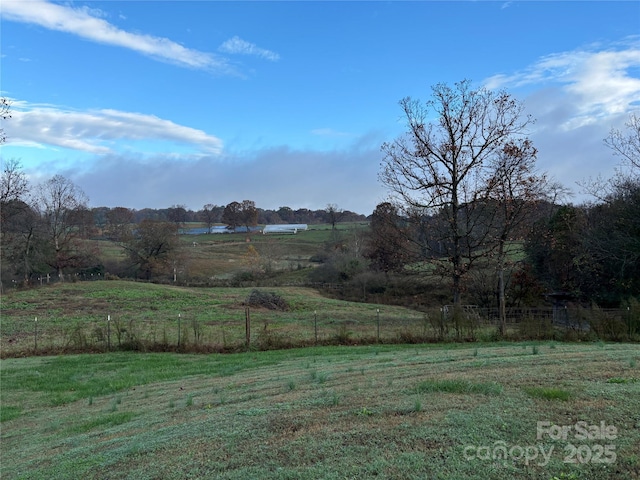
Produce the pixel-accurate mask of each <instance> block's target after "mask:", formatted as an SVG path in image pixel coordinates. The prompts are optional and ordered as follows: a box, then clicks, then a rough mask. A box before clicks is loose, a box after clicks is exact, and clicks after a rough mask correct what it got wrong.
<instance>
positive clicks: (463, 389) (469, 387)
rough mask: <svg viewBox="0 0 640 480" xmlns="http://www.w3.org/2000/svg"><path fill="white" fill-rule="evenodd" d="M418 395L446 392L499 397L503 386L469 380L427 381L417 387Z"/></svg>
mask: <svg viewBox="0 0 640 480" xmlns="http://www.w3.org/2000/svg"><path fill="white" fill-rule="evenodd" d="M416 392H417V393H426V392H446V393H463V394H469V393H471V394H482V395H499V394H500V393H501V392H502V385H500V384H499V383H494V382H492V383H482V382H480V383H478V382H471V381H469V380H459V379H453V380H425V381H423V382H420V383H419V384H418V385H417V386H416Z"/></svg>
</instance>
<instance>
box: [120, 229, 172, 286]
mask: <svg viewBox="0 0 640 480" xmlns="http://www.w3.org/2000/svg"><path fill="white" fill-rule="evenodd" d="M122 246H123V247H124V248H125V250H126V251H127V253H128V255H129V258H130V260H131V262H132V264H133V265H134V266H135V267H136V268H137V270H138V272H139V273H140V274H141V275H142V277H143V278H144V279H146V280H151V278H152V276H154V275H158V274H169V273H170V270H171V269H172V268H175V260H176V255H177V254H178V252H179V246H180V240H179V237H178V227H177V226H176V224H175V223H171V222H157V221H154V220H142V221H141V222H140V224H139V225H138V226H137V228H136V230H135V232H131V234H130V235H129V237H128V238H125V239H123V242H122Z"/></svg>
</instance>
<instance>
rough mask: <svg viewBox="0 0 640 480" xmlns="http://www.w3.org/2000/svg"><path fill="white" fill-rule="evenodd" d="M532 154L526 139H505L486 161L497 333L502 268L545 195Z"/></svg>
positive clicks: (545, 186) (502, 313)
mask: <svg viewBox="0 0 640 480" xmlns="http://www.w3.org/2000/svg"><path fill="white" fill-rule="evenodd" d="M536 154H537V151H536V149H535V148H534V147H533V144H532V143H531V142H530V141H529V140H522V141H519V142H509V143H507V144H505V145H504V147H503V149H502V151H501V152H499V153H498V154H497V155H496V157H495V158H493V159H492V161H491V162H490V167H491V169H492V170H493V172H494V173H493V176H492V177H491V178H490V179H489V184H488V185H487V199H486V200H487V202H488V203H489V204H490V205H491V209H492V215H491V218H490V219H489V220H490V222H489V225H490V229H491V232H492V234H491V235H492V238H491V240H492V242H491V244H490V245H488V251H492V252H495V257H496V263H497V265H496V271H497V276H498V287H497V293H498V309H499V312H500V315H499V316H500V333H501V334H504V333H505V331H506V322H507V315H506V298H505V289H506V287H505V271H506V269H507V264H508V263H509V256H510V254H511V253H513V252H512V247H513V240H514V239H516V238H523V235H524V232H522V231H519V230H520V229H521V228H522V227H523V224H524V223H525V222H527V221H528V222H533V219H534V218H533V217H534V213H535V212H536V211H537V205H538V202H539V201H542V200H543V199H544V198H545V196H546V193H547V191H548V186H549V184H548V182H547V179H546V176H545V175H539V174H537V173H536V171H535V161H536Z"/></svg>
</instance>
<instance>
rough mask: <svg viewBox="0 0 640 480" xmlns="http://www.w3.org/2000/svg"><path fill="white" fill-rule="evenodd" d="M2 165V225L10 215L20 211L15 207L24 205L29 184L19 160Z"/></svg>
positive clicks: (0, 198) (0, 190)
mask: <svg viewBox="0 0 640 480" xmlns="http://www.w3.org/2000/svg"><path fill="white" fill-rule="evenodd" d="M3 163H4V164H3V166H2V178H1V179H0V218H1V220H2V222H3V223H4V222H5V221H6V220H7V219H8V217H9V216H10V215H12V214H17V213H19V210H20V209H18V208H15V207H16V206H18V205H26V203H25V201H26V196H27V193H28V192H29V183H28V182H27V177H26V175H25V173H24V172H23V171H22V164H21V162H20V160H18V159H15V158H11V159H9V160H8V161H6V162H3ZM12 205H13V206H12Z"/></svg>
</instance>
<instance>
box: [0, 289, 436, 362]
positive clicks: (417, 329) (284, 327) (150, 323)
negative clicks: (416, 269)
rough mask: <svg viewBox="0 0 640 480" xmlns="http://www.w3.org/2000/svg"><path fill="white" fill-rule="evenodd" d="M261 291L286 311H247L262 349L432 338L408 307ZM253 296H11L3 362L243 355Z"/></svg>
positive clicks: (170, 292)
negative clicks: (161, 352) (81, 356)
mask: <svg viewBox="0 0 640 480" xmlns="http://www.w3.org/2000/svg"><path fill="white" fill-rule="evenodd" d="M260 290H261V291H264V292H267V293H273V294H275V295H279V296H280V297H281V298H282V299H283V300H284V301H286V303H287V305H288V309H287V310H286V311H277V310H269V309H266V308H251V309H250V320H251V342H252V344H254V345H255V346H256V347H257V348H258V347H259V348H273V347H286V346H291V345H313V344H315V343H316V342H317V343H320V344H322V343H337V342H338V341H339V342H340V343H351V342H358V341H363V340H365V339H366V340H367V341H369V342H370V341H372V339H373V340H376V339H377V336H378V324H380V330H379V331H380V339H381V341H395V342H397V341H398V340H399V339H400V338H401V337H403V338H411V337H412V336H413V337H415V338H418V337H419V336H420V335H421V334H423V333H424V332H425V330H426V329H430V327H429V326H428V325H426V324H425V316H424V314H423V313H420V312H416V311H413V310H410V309H407V308H403V307H396V306H382V305H375V304H367V303H356V302H345V301H340V300H334V299H329V298H326V297H323V296H321V295H320V294H319V293H318V292H317V291H315V290H313V289H309V288H299V287H278V288H273V289H260ZM252 291H253V288H186V287H174V286H169V285H155V284H149V283H138V282H130V281H115V280H114V281H95V282H77V283H58V284H53V285H49V286H45V287H42V288H36V289H29V290H17V291H11V292H8V293H7V294H5V295H3V298H2V320H1V327H2V328H1V334H0V347H1V348H2V356H3V357H7V356H21V355H27V354H33V353H38V354H46V353H63V352H69V351H106V350H109V348H108V347H111V348H110V349H111V350H115V349H118V348H121V347H125V346H126V347H127V348H132V347H135V348H137V349H144V347H145V346H147V347H148V346H149V345H159V346H166V348H171V349H175V348H176V347H177V346H178V342H180V346H181V347H182V349H183V350H184V349H186V348H187V347H188V348H190V349H192V350H199V351H207V348H208V349H209V351H223V350H230V349H231V350H232V349H234V348H238V347H239V346H244V343H245V339H246V335H245V334H246V330H245V328H246V305H245V302H246V300H247V297H248V296H249V294H250V293H251V292H252ZM36 318H37V321H36ZM125 344H126V345H125ZM205 346H206V348H205ZM200 347H201V348H200Z"/></svg>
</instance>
